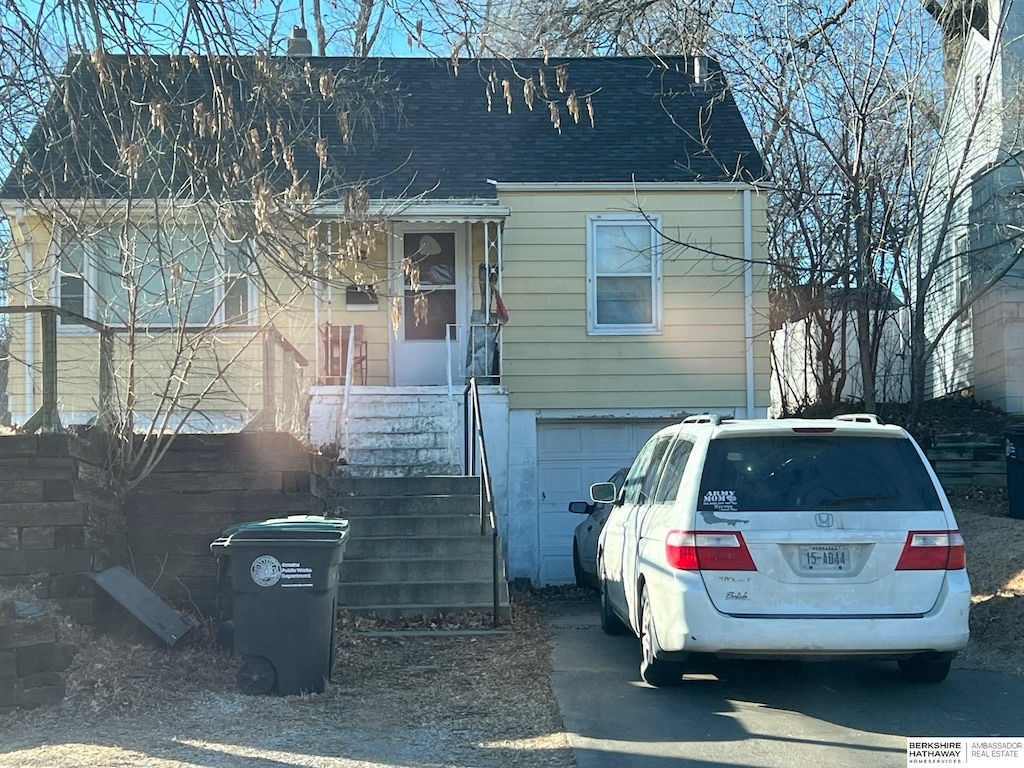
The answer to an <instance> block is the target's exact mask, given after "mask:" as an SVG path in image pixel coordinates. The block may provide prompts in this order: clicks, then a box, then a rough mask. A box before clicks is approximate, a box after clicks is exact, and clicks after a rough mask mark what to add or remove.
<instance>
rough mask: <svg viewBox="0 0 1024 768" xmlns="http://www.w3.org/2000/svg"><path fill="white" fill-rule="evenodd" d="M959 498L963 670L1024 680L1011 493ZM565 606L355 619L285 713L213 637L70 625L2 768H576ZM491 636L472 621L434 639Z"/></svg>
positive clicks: (1020, 580) (1023, 528) (540, 601)
mask: <svg viewBox="0 0 1024 768" xmlns="http://www.w3.org/2000/svg"><path fill="white" fill-rule="evenodd" d="M951 500H952V501H953V504H954V509H956V510H957V516H958V520H959V523H960V528H961V530H962V531H963V533H964V537H965V539H966V541H967V562H968V572H969V573H970V575H971V581H972V585H973V587H974V593H975V597H974V607H973V609H972V615H971V633H972V635H971V643H970V645H969V646H968V648H967V649H966V650H965V651H964V652H962V653H961V655H960V656H959V657H958V658H957V661H956V662H955V665H956V666H959V667H969V668H981V669H990V670H995V671H1001V672H1008V673H1011V674H1016V675H1021V676H1024V520H1016V519H1012V518H1009V517H1007V503H1006V495H1005V493H1004V492H1002V491H996V490H986V491H969V492H962V493H954V494H952V499H951ZM552 596H553V597H557V598H559V599H565V598H566V597H571V598H573V599H579V600H588V601H593V600H595V598H594V595H593V594H592V593H586V592H583V591H580V590H575V589H567V590H551V591H549V592H548V593H547V594H539V595H538V594H529V595H519V596H518V597H517V599H516V601H515V604H514V622H513V623H512V625H511V627H506V628H505V629H506V631H505V632H502V633H489V634H478V635H468V636H466V635H458V636H452V635H449V636H431V637H419V636H391V637H374V636H368V635H366V634H365V632H364V631H365V630H374V629H384V628H386V627H385V626H384V625H381V624H379V623H373V622H369V621H366V620H361V621H359V622H356V621H353V620H351V619H348V618H345V617H343V619H342V620H341V621H340V622H339V634H338V653H337V654H336V666H335V670H334V679H333V681H332V684H331V686H330V688H329V690H328V691H327V692H326V693H324V694H318V695H313V696H302V697H289V698H284V699H282V698H276V697H252V696H245V695H242V694H240V693H238V692H237V690H236V686H235V676H234V670H235V668H236V663H237V662H236V661H234V660H233V659H231V658H230V657H228V656H227V655H225V654H224V653H223V652H221V651H219V650H218V649H217V647H216V645H215V643H214V642H213V640H212V638H211V637H210V633H209V632H206V631H204V629H203V628H202V627H200V628H197V629H196V630H194V631H193V633H191V634H190V635H189V636H187V638H186V640H183V641H182V643H181V645H183V647H181V648H176V649H173V650H171V651H166V650H163V649H159V648H154V647H153V646H152V645H149V644H144V643H138V642H135V643H132V642H127V641H125V640H119V639H112V638H106V637H101V638H95V637H90V636H88V635H87V634H86V633H84V632H83V631H82V630H81V629H77V628H74V627H71V626H68V628H67V630H66V631H67V633H68V636H69V637H70V638H71V639H73V640H75V641H76V642H77V643H79V645H80V647H81V651H80V653H79V654H78V657H77V658H76V660H75V663H74V665H73V667H72V669H71V670H70V677H69V683H68V696H67V698H66V699H65V701H64V703H63V704H62V705H61V706H59V707H55V708H50V709H42V710H35V711H30V712H24V713H21V714H19V715H17V716H16V717H14V718H12V719H10V720H8V721H7V722H4V723H3V724H2V725H0V768H8V767H9V768H44V767H45V768H71V767H72V766H82V767H85V766H89V767H90V768H97V767H99V766H104V767H107V768H118V767H120V766H138V767H139V768H172V767H173V768H177V767H178V766H185V765H199V766H204V767H206V768H222V767H224V766H255V767H256V768H279V767H280V768H283V767H284V766H290V767H294V766H316V767H317V768H355V767H356V766H360V767H365V768H371V767H372V768H397V767H398V766H403V767H404V766H416V767H417V768H420V767H426V766H466V767H468V766H474V767H477V766H479V767H480V768H489V767H490V766H494V767H495V768H497V767H498V766H503V767H508V768H518V767H520V766H522V767H523V768H525V767H526V766H530V767H531V768H534V767H535V768H549V767H550V768H561V767H562V766H565V767H566V768H569V767H571V766H574V765H575V761H574V759H573V757H572V753H571V750H570V749H569V745H568V739H567V737H566V734H565V733H564V732H563V730H562V723H561V716H560V714H559V712H558V707H557V705H556V702H555V699H554V696H553V694H552V692H551V688H550V686H549V684H548V673H549V671H550V660H549V659H550V653H549V651H550V634H549V631H548V628H547V625H546V622H545V619H544V604H545V600H546V599H549V598H550V597H552ZM488 624H489V617H488V616H478V615H468V616H461V617H453V618H451V619H449V620H448V621H447V622H445V623H444V624H443V625H440V626H437V625H435V626H434V627H433V629H442V630H444V629H467V628H473V627H486V626H488ZM391 628H395V627H391ZM401 628H404V629H407V630H409V629H431V627H430V626H429V625H424V624H422V623H420V624H408V625H405V626H404V627H401Z"/></svg>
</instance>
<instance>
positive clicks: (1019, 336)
mask: <svg viewBox="0 0 1024 768" xmlns="http://www.w3.org/2000/svg"><path fill="white" fill-rule="evenodd" d="M973 5H974V7H975V8H976V10H977V11H979V12H977V13H974V14H973V15H971V18H973V19H974V21H975V26H973V27H972V28H970V29H969V30H968V32H967V36H966V40H965V46H964V50H963V55H962V57H961V59H960V63H959V69H958V71H957V75H956V79H955V81H954V84H953V86H952V88H951V90H950V93H949V96H948V98H947V109H946V115H945V118H944V125H943V136H942V143H941V145H940V147H939V149H938V151H937V152H936V153H935V155H934V156H933V158H932V160H931V168H930V175H929V179H928V184H927V185H926V188H925V193H924V196H923V198H922V199H923V200H924V202H925V218H924V225H923V227H922V230H921V233H920V234H921V235H922V243H923V248H922V252H923V253H924V254H925V258H926V262H927V259H928V256H929V254H931V253H933V252H937V253H939V254H940V258H939V262H938V263H939V269H938V271H937V274H936V277H935V279H934V281H933V282H932V286H931V289H930V291H929V292H928V294H927V297H926V303H925V306H926V308H927V317H926V324H925V328H926V335H927V337H928V339H929V340H934V339H935V338H936V336H937V335H938V333H939V332H940V330H941V329H942V328H943V327H944V326H945V327H946V330H945V331H944V334H943V336H942V337H941V340H940V342H939V344H938V347H937V349H936V352H935V354H934V355H933V356H932V358H931V359H930V360H929V363H928V369H927V381H926V392H925V395H926V397H941V396H943V395H945V394H949V393H953V392H963V391H973V393H974V395H975V396H976V397H977V398H978V399H979V400H984V401H991V402H992V403H993V404H994V405H996V406H999V407H1000V408H1003V409H1005V410H1007V411H1009V412H1011V413H1021V412H1024V263H1017V264H1015V265H1014V266H1012V267H1011V268H1010V269H1009V271H1008V273H1006V274H1005V276H1004V277H1002V279H1001V280H999V281H998V283H997V284H996V285H995V287H994V288H992V289H991V290H989V291H988V292H987V293H984V295H982V296H981V297H980V298H978V299H977V300H976V301H974V299H975V297H976V296H977V294H979V293H981V292H982V290H983V289H984V287H985V286H986V284H987V283H988V282H990V281H991V280H992V279H993V276H997V275H1000V274H1002V273H1003V272H1005V271H1006V266H1007V265H1008V264H1010V263H1012V262H1013V261H1014V260H1015V259H1017V258H1018V256H1019V253H1020V250H1021V248H1022V247H1024V240H1022V235H1024V216H1022V207H1024V166H1022V164H1021V162H1020V160H1021V158H1022V156H1024V155H1022V153H1024V99H1022V98H1021V84H1022V82H1024V79H1022V74H1024V3H1022V2H1013V1H1012V0H1009V1H1004V0H978V2H975V3H974V4H973ZM968 7H970V4H968ZM947 215H948V216H949V225H948V226H944V225H943V219H944V217H946V216H947ZM915 235H916V233H915ZM911 242H914V238H912V239H911ZM965 304H970V306H969V308H968V309H966V311H963V312H962V313H961V314H960V315H959V316H958V317H956V318H955V319H953V316H954V314H955V313H956V312H957V310H958V308H959V307H963V306H964V305H965ZM951 319H952V322H951V323H950V322H949V321H950V320H951Z"/></svg>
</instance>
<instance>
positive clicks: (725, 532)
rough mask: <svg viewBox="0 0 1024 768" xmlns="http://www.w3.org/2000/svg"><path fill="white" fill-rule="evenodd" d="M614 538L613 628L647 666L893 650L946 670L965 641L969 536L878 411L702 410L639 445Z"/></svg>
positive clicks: (597, 488)
mask: <svg viewBox="0 0 1024 768" xmlns="http://www.w3.org/2000/svg"><path fill="white" fill-rule="evenodd" d="M591 496H592V498H593V500H594V501H595V502H613V503H614V506H613V508H612V511H611V515H610V516H609V518H608V521H607V523H606V524H605V527H604V530H603V531H602V533H601V538H600V541H599V544H598V555H597V556H598V564H597V570H598V579H599V583H600V589H601V626H602V628H603V629H604V630H605V631H606V632H608V633H613V634H614V633H618V632H624V631H627V628H629V629H632V631H633V632H634V633H636V635H637V636H638V637H639V638H640V641H641V643H640V644H641V652H642V660H641V664H640V674H641V677H642V678H643V679H644V680H645V681H646V682H647V683H649V684H651V685H655V686H665V685H674V684H677V683H679V682H680V680H681V677H682V675H683V673H684V672H685V669H686V664H687V660H688V659H692V658H693V657H695V656H699V655H705V654H706V655H711V656H715V657H719V658H797V659H814V658H818V659H824V658H850V657H873V658H883V659H895V660H897V661H898V663H899V667H900V670H901V672H902V673H903V675H904V677H905V678H907V679H908V680H911V681H915V682H940V681H942V680H944V679H945V678H946V676H947V675H948V674H949V668H950V662H951V661H952V659H953V657H954V656H955V655H956V652H957V650H959V649H960V648H963V647H964V646H965V645H966V644H967V638H968V611H969V608H970V603H971V588H970V583H969V582H968V579H967V571H966V568H965V558H964V541H963V538H962V537H961V535H960V533H959V531H958V530H957V524H956V520H954V518H953V512H952V510H951V509H950V506H949V502H948V501H947V499H946V496H945V494H944V493H943V491H942V487H941V486H940V485H939V483H938V480H937V479H936V477H935V474H934V472H933V471H932V469H931V467H930V466H929V464H928V461H927V459H926V458H925V456H924V453H923V452H922V451H921V449H920V448H919V447H918V445H917V443H916V442H915V441H914V440H913V438H912V437H911V436H910V435H909V434H908V433H907V432H906V431H905V430H904V429H902V428H901V427H898V426H894V425H886V424H881V423H879V422H878V420H877V419H876V418H875V417H874V416H873V415H866V414H857V415H850V416H843V417H838V418H837V419H829V420H826V419H817V420H804V419H779V420H724V419H720V418H719V417H718V416H714V415H711V416H707V415H705V416H696V417H690V418H688V419H686V420H684V421H683V422H682V423H680V424H677V425H675V426H672V427H667V428H666V429H663V430H661V431H660V432H658V433H657V434H656V435H654V437H652V438H651V439H650V440H649V441H648V442H647V443H646V444H645V445H644V447H643V448H642V449H641V451H640V453H639V454H638V455H637V457H636V460H635V461H634V462H633V465H632V466H631V467H630V470H629V473H628V475H627V476H626V480H625V483H624V485H623V487H622V490H621V491H620V492H618V493H617V494H616V493H615V490H614V486H613V485H610V484H608V483H597V484H595V485H594V486H592V487H591Z"/></svg>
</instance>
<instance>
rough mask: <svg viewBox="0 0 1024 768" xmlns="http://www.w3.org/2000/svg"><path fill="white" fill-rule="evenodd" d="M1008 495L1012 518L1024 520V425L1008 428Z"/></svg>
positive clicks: (1006, 434)
mask: <svg viewBox="0 0 1024 768" xmlns="http://www.w3.org/2000/svg"><path fill="white" fill-rule="evenodd" d="M1004 434H1005V437H1006V495H1007V498H1008V500H1009V504H1010V517H1017V518H1024V424H1014V425H1013V426H1011V427H1007V428H1006V432H1005V433H1004Z"/></svg>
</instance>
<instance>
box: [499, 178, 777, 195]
mask: <svg viewBox="0 0 1024 768" xmlns="http://www.w3.org/2000/svg"><path fill="white" fill-rule="evenodd" d="M488 182H489V183H490V184H493V185H494V187H495V188H496V189H497V190H498V192H709V191H719V192H741V191H743V190H747V189H751V190H759V189H766V188H767V187H766V186H765V185H763V184H756V183H752V182H746V181H664V182H662V181H638V182H628V181H627V182H602V181H496V180H493V179H488Z"/></svg>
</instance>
